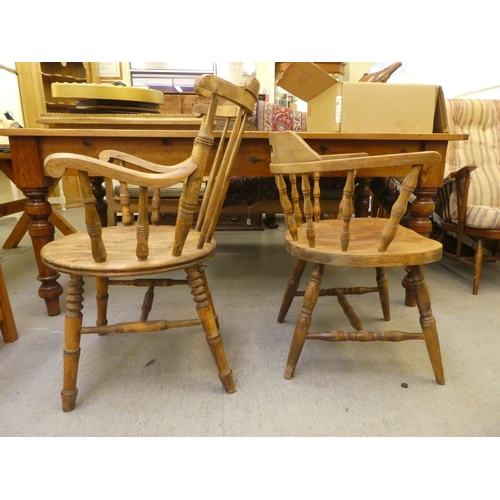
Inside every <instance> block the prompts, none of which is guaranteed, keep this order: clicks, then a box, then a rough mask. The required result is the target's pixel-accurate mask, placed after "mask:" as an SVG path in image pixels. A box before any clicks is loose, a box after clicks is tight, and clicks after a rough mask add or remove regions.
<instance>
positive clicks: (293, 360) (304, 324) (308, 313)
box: [285, 264, 325, 380]
mask: <svg viewBox="0 0 500 500" xmlns="http://www.w3.org/2000/svg"><path fill="white" fill-rule="evenodd" d="M324 270H325V266H324V265H323V264H316V265H315V266H314V269H313V271H312V273H311V278H310V280H309V283H308V285H307V288H306V291H305V293H304V299H303V301H302V310H301V311H300V314H299V317H298V318H297V324H296V326H295V331H294V332H293V338H292V343H291V344H290V352H289V353H288V360H287V364H286V368H285V379H287V380H290V379H291V378H292V377H293V372H294V371H295V367H296V366H297V362H298V360H299V357H300V353H301V352H302V347H304V342H305V340H306V335H307V333H308V331H309V327H310V326H311V321H312V312H313V310H314V306H315V305H316V302H317V300H318V297H319V291H320V287H321V280H322V279H323V273H324Z"/></svg>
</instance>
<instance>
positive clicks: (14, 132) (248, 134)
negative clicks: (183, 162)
mask: <svg viewBox="0 0 500 500" xmlns="http://www.w3.org/2000/svg"><path fill="white" fill-rule="evenodd" d="M197 133H198V132H197V131H196V130H155V129H150V130H137V129H133V130H132V129H130V130H126V129H61V128H57V129H49V128H17V129H0V136H7V137H107V136H110V137H136V138H139V137H151V138H152V137H196V135H197ZM271 133H272V132H261V131H245V132H244V133H243V137H244V138H245V139H267V138H268V137H269V134H271ZM218 135H220V132H214V136H216V137H217V136H218ZM298 135H299V136H300V137H302V138H304V139H329V140H380V141H384V140H388V141H390V140H408V141H415V140H416V141H418V140H421V141H461V140H466V139H467V138H468V135H467V134H449V133H433V134H351V133H349V134H346V133H342V132H330V133H327V132H298Z"/></svg>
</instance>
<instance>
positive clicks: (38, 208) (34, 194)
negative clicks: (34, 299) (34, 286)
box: [23, 188, 63, 316]
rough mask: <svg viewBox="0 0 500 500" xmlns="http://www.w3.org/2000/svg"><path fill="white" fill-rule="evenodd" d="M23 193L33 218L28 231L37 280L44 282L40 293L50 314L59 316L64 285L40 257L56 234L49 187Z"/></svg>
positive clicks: (26, 189) (26, 209)
mask: <svg viewBox="0 0 500 500" xmlns="http://www.w3.org/2000/svg"><path fill="white" fill-rule="evenodd" d="M23 193H24V195H25V196H26V198H27V202H26V206H25V212H26V213H27V214H28V215H29V217H30V219H31V222H30V223H29V225H28V233H29V235H30V237H31V241H32V243H33V250H34V252H35V258H36V263H37V266H38V272H39V275H38V276H37V280H38V281H40V282H41V283H42V284H41V285H40V289H39V290H38V295H39V296H40V297H41V298H42V299H44V300H45V305H46V307H47V313H48V315H49V316H57V315H58V314H59V313H60V312H61V311H60V306H59V297H60V295H61V294H62V293H63V289H62V286H61V285H60V284H59V283H58V282H57V279H58V278H59V273H57V272H56V271H54V270H53V269H51V268H50V267H48V266H46V265H45V264H44V263H43V262H42V260H41V258H40V251H41V249H42V247H43V246H44V245H46V244H47V243H49V242H51V241H53V240H54V234H55V229H54V225H53V224H52V222H50V221H49V217H50V215H51V213H52V207H51V205H50V203H49V202H48V201H47V196H48V194H49V190H48V188H24V189H23Z"/></svg>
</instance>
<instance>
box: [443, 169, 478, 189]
mask: <svg viewBox="0 0 500 500" xmlns="http://www.w3.org/2000/svg"><path fill="white" fill-rule="evenodd" d="M476 168H477V166H476V165H466V166H465V167H462V168H460V169H458V170H456V171H455V172H451V173H450V174H449V175H448V177H446V178H445V179H444V183H445V184H447V183H448V182H454V181H455V180H457V179H460V178H466V177H470V174H471V172H473V171H474V170H476Z"/></svg>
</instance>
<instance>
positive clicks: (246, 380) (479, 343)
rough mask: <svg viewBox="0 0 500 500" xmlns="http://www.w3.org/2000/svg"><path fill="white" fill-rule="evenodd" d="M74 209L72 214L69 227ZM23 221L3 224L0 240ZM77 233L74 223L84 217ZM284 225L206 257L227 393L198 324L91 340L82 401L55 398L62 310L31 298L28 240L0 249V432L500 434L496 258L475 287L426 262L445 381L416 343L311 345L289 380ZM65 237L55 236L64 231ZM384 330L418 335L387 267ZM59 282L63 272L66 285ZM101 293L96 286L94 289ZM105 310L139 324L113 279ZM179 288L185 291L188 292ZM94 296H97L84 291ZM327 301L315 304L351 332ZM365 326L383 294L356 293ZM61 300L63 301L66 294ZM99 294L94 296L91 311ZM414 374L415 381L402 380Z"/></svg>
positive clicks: (376, 321) (238, 235)
mask: <svg viewBox="0 0 500 500" xmlns="http://www.w3.org/2000/svg"><path fill="white" fill-rule="evenodd" d="M79 210H80V209H70V210H68V211H66V212H65V216H67V217H68V219H69V220H70V221H71V222H72V223H73V224H75V225H77V223H76V222H75V221H76V220H77V217H78V216H79V213H80V212H79ZM14 223H15V219H14V218H12V217H10V218H4V219H0V241H2V242H3V241H5V239H6V237H7V236H8V234H9V233H10V230H11V229H12V227H13V225H14ZM77 227H78V225H77ZM282 229H283V224H281V227H280V229H277V230H269V229H265V230H264V231H252V232H218V233H217V234H216V239H217V242H218V245H219V250H218V253H217V254H216V256H215V257H214V258H213V259H212V260H211V261H209V262H208V264H207V268H206V271H207V276H208V279H209V283H210V286H211V289H212V294H213V298H214V301H215V305H216V307H217V309H218V314H219V320H220V327H221V332H222V335H223V340H224V344H225V348H226V353H227V356H228V359H229V363H230V365H231V367H232V369H233V372H234V375H235V380H236V387H237V392H236V393H234V394H232V395H228V394H226V393H225V392H224V391H223V389H222V386H221V384H220V382H219V380H218V377H217V372H216V369H215V365H214V362H213V359H212V357H211V355H210V351H209V349H208V347H207V344H206V342H205V340H204V336H203V333H202V332H201V331H200V329H199V328H195V327H193V328H186V329H182V330H181V329H179V330H176V331H172V332H166V333H152V334H143V335H126V336H125V337H123V336H118V335H106V336H96V335H92V336H86V337H85V338H84V339H83V341H82V354H81V358H80V372H79V382H78V387H79V394H78V400H77V406H76V408H75V409H74V410H73V411H72V412H70V413H63V412H62V410H61V406H60V396H59V393H60V389H61V380H62V345H63V333H62V330H63V322H64V316H63V315H60V316H57V317H48V316H47V314H46V311H45V305H44V302H43V301H42V300H41V299H40V298H38V295H37V290H38V286H39V283H38V282H37V281H36V279H35V278H36V275H37V269H36V265H35V262H34V258H33V254H32V248H31V241H30V239H29V237H25V238H24V239H23V241H22V242H21V245H20V247H19V248H17V249H12V250H0V258H1V257H7V258H8V260H5V261H4V262H3V263H2V266H3V270H4V274H5V277H6V281H7V287H8V290H9V294H10V298H11V301H12V306H13V309H14V314H15V318H16V321H17V326H18V329H19V340H18V341H17V342H15V343H13V344H4V343H3V342H0V380H1V383H0V408H1V414H2V416H1V418H0V436H499V435H500V363H499V360H500V331H499V320H500V312H499V309H498V296H499V295H498V293H499V285H500V265H498V264H494V263H485V265H484V270H483V277H482V281H481V286H480V291H479V295H478V296H473V295H472V293H471V280H472V274H471V270H470V269H468V268H465V267H463V266H461V265H459V264H455V263H453V262H451V261H449V260H446V259H444V260H442V261H441V262H439V263H436V264H433V265H430V266H428V268H427V278H428V283H429V286H430V291H431V297H432V306H433V312H434V315H435V317H436V319H437V322H438V330H439V334H440V341H441V349H442V353H443V360H444V368H445V376H446V385H444V386H438V385H437V384H436V383H435V381H434V377H433V374H432V370H431V367H430V363H429V360H428V357H427V353H426V350H425V346H424V344H423V343H422V342H411V341H410V342H404V343H382V342H380V343H366V344H365V343H361V344H360V343H334V344H332V343H321V342H312V341H309V342H307V343H306V345H305V348H304V351H303V353H302V356H301V358H300V361H299V364H298V367H297V370H296V372H295V376H294V378H293V379H292V380H290V381H287V380H284V378H283V371H284V367H285V361H286V357H287V353H288V346H289V341H290V338H291V335H292V331H293V327H294V319H295V317H296V315H297V314H298V311H299V307H300V306H299V302H300V301H296V302H295V303H294V304H293V305H292V308H291V311H290V313H289V317H288V318H287V320H286V322H285V323H284V324H281V325H280V324H278V323H277V322H276V316H277V311H278V308H279V304H280V302H281V297H282V293H283V290H284V286H285V284H286V281H287V278H288V275H289V273H290V271H291V266H292V264H293V258H292V257H290V256H289V255H288V254H287V253H286V251H285V247H284V244H283V231H282ZM57 236H59V233H58V234H57ZM336 272H337V274H338V283H343V284H345V285H346V286H348V285H350V284H354V283H356V284H359V283H360V282H361V281H364V282H365V283H366V282H368V283H369V284H371V283H372V281H373V276H372V274H373V272H372V271H371V270H367V271H366V272H364V273H362V275H363V276H364V277H363V278H362V280H360V278H359V277H358V278H356V277H353V276H352V273H350V272H347V271H344V270H340V271H339V270H337V271H336ZM389 275H390V283H391V301H392V304H391V305H392V316H393V319H392V321H391V323H390V327H389V328H390V329H397V328H398V327H399V326H401V327H404V328H406V326H407V324H411V325H414V327H410V329H412V328H415V331H416V330H418V328H419V325H418V314H417V310H416V309H415V308H407V307H405V306H404V305H403V292H402V288H401V286H400V282H401V278H402V277H403V275H404V273H403V271H402V270H397V269H391V270H390V274H389ZM66 281H67V277H66V276H61V278H60V282H61V284H62V285H63V286H65V284H66ZM86 289H87V291H90V292H92V289H93V283H91V282H89V283H87V286H86ZM112 292H115V295H116V297H115V298H114V299H113V301H112V303H111V304H112V305H111V307H110V317H111V318H118V317H121V318H125V319H129V318H135V317H136V315H135V311H136V310H138V308H139V307H140V303H141V301H142V293H141V291H140V290H137V289H128V288H127V289H116V288H115V289H113V290H112ZM179 292H183V293H179ZM173 295H174V294H173V293H172V290H168V289H165V290H162V291H159V292H157V299H156V307H157V308H158V307H162V306H163V305H164V306H165V307H166V308H170V309H171V310H172V311H175V313H176V314H178V313H182V312H183V311H186V313H187V314H188V315H189V317H193V315H194V308H193V307H194V304H193V302H192V299H191V295H190V293H189V290H188V289H187V288H186V289H185V290H177V293H176V294H175V296H174V297H173V300H174V302H173V306H172V305H171V303H170V302H169V299H170V298H171V297H172V296H173ZM91 296H92V295H91ZM333 300H334V299H320V301H321V302H320V303H319V305H318V307H317V318H315V321H316V320H317V321H318V324H324V325H325V327H326V326H327V325H326V323H325V322H324V321H323V320H322V319H321V317H320V316H324V314H322V313H326V312H327V311H328V310H330V309H331V311H332V312H333V314H334V315H335V318H336V320H337V325H338V327H339V328H344V327H345V328H346V329H348V328H350V327H349V325H348V324H347V321H346V320H345V318H344V317H343V315H342V314H341V312H340V309H339V306H338V305H337V304H336V303H334V302H333ZM352 303H353V304H354V306H355V307H356V305H357V306H358V312H359V313H360V315H363V316H364V317H365V318H366V320H365V327H367V328H370V326H373V327H374V328H378V327H382V328H385V329H387V328H388V327H387V325H383V323H384V322H383V321H381V319H380V317H381V314H380V309H379V306H378V302H377V298H376V296H375V295H374V294H371V295H369V296H363V297H357V298H354V299H353V300H352ZM61 304H62V306H64V302H63V301H61ZM94 307H95V306H94V301H93V300H87V301H86V302H85V310H84V312H87V313H89V312H90V313H91V312H92V311H93V309H94ZM403 382H405V383H406V384H408V388H403V387H402V386H401V384H402V383H403Z"/></svg>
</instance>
